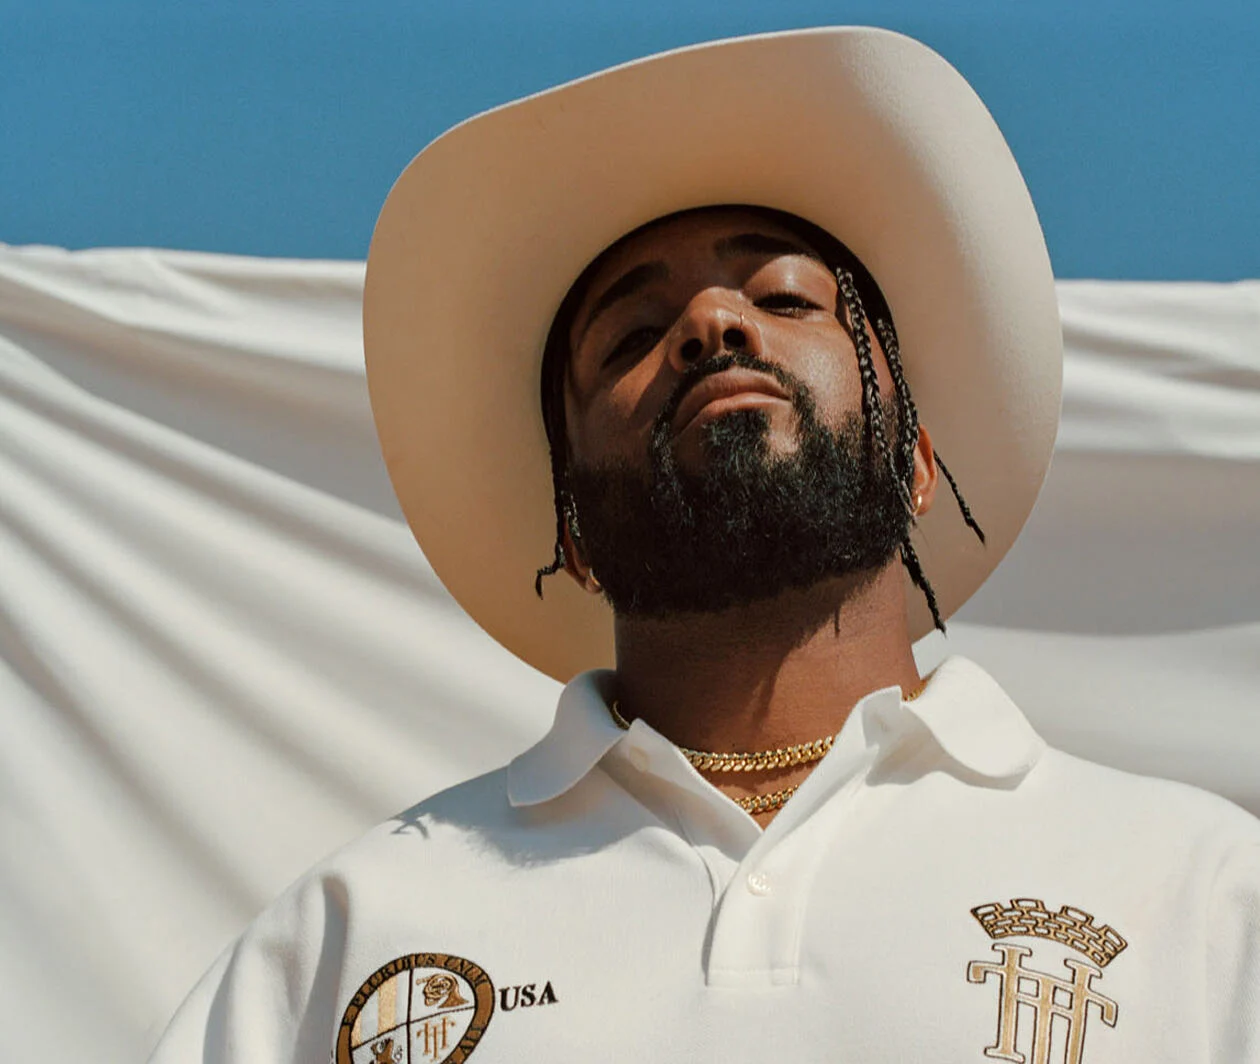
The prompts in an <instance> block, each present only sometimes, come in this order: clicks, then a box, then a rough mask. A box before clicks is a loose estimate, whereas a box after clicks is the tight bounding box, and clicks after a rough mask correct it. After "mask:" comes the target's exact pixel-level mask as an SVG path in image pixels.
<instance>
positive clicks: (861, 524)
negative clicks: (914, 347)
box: [569, 353, 910, 618]
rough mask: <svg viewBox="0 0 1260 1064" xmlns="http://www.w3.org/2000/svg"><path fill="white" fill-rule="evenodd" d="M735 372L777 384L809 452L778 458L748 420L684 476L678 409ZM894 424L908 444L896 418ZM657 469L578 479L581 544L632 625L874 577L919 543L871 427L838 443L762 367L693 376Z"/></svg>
mask: <svg viewBox="0 0 1260 1064" xmlns="http://www.w3.org/2000/svg"><path fill="white" fill-rule="evenodd" d="M732 366H740V367H744V368H747V369H752V370H759V371H761V372H763V373H767V374H770V375H771V376H773V377H774V378H775V379H776V380H777V381H778V382H779V384H780V385H781V386H782V387H783V388H784V389H785V390H786V391H787V393H788V395H789V397H790V399H791V402H792V408H793V410H794V412H795V414H796V423H797V424H796V435H797V438H798V441H797V447H796V448H795V450H793V451H792V452H791V453H789V454H786V455H775V454H772V453H771V449H770V443H769V428H770V425H769V419H768V418H767V416H766V414H765V412H764V411H762V410H737V411H732V412H731V413H728V414H726V415H724V416H722V417H719V418H716V419H714V420H712V421H710V422H708V423H707V424H705V425H704V426H702V428H701V432H702V434H703V435H702V445H703V447H702V449H703V452H704V455H705V459H706V462H705V467H704V468H703V469H702V470H701V471H699V472H695V473H693V472H689V471H687V470H684V469H681V468H679V466H678V463H677V460H676V456H675V452H674V443H673V432H672V421H673V417H674V414H675V412H676V411H677V409H678V404H679V403H680V402H681V401H682V398H683V396H684V395H685V394H686V393H687V392H688V391H689V390H690V389H691V388H692V387H693V386H694V385H695V384H696V383H697V382H698V381H699V380H701V379H702V378H703V377H707V376H710V375H712V374H714V373H720V372H722V371H724V370H726V369H729V368H731V367H732ZM883 412H884V423H885V426H886V427H887V431H888V435H889V438H890V439H896V438H897V435H896V422H897V416H896V408H895V407H894V406H892V405H891V404H884V406H883ZM647 457H648V462H647V468H646V469H644V468H640V467H633V466H631V465H630V464H629V463H627V462H622V463H617V464H610V465H600V466H582V465H579V464H574V465H573V466H572V467H571V468H570V470H569V491H570V494H571V496H572V499H573V503H574V508H575V509H576V512H577V519H578V520H577V522H576V524H577V525H578V527H577V529H576V530H575V538H576V539H577V540H578V543H579V546H580V549H581V551H582V553H583V555H584V557H585V558H586V560H587V562H588V563H589V564H590V566H591V568H592V570H594V572H595V574H596V576H597V577H598V579H599V582H600V584H601V585H602V586H603V589H604V594H605V596H606V597H607V598H608V600H609V602H610V603H611V604H612V606H613V609H614V610H615V611H616V612H617V613H618V614H620V615H623V616H634V617H644V618H664V617H670V616H674V615H677V614H685V613H716V612H719V611H721V610H726V609H730V608H733V607H739V606H746V605H750V604H752V603H756V602H760V601H764V600H767V599H772V598H775V597H776V596H778V595H780V594H782V593H783V592H785V591H789V590H793V589H804V588H808V587H811V586H813V585H814V584H817V583H818V582H820V581H822V580H826V579H829V578H835V577H850V576H854V575H859V574H861V575H869V576H872V577H873V576H874V575H875V574H876V573H877V572H878V571H879V570H880V569H882V568H883V567H884V566H885V565H886V564H887V563H888V561H889V560H890V559H891V558H892V557H893V554H894V552H895V551H896V550H897V548H898V546H899V545H900V544H901V542H902V540H904V539H905V537H906V535H907V533H908V531H909V522H910V517H909V515H908V514H907V512H906V509H905V506H904V504H903V503H902V499H901V495H900V492H899V490H898V485H897V479H896V473H895V471H894V470H893V469H891V468H890V467H889V465H888V463H887V462H885V461H882V460H879V459H878V458H877V457H876V452H875V448H874V447H873V445H872V443H871V441H870V439H869V434H868V433H867V432H866V425H865V420H864V419H863V418H862V417H861V415H859V414H857V413H850V414H849V415H848V417H847V418H846V419H845V421H844V423H843V425H842V426H841V427H840V429H839V430H838V431H832V430H831V429H829V428H828V427H827V426H825V425H823V424H822V423H821V422H820V421H819V418H818V413H817V407H816V404H815V402H814V400H813V397H812V396H811V394H810V392H809V389H808V387H807V386H806V385H805V384H804V382H802V381H800V380H799V379H797V378H796V377H794V376H793V375H791V374H789V373H787V372H786V371H785V370H783V369H782V368H781V367H779V366H775V365H773V364H771V363H768V362H763V361H761V360H760V359H758V358H755V357H753V356H751V355H747V354H743V353H734V354H727V355H720V356H717V357H715V358H711V359H708V360H706V361H703V362H700V363H698V364H697V365H695V366H693V367H692V368H691V370H689V371H688V372H687V373H686V374H685V375H684V377H683V379H682V380H681V381H680V382H679V384H678V387H677V388H676V389H675V390H674V393H673V395H672V396H671V397H670V400H669V401H668V402H667V403H666V404H665V407H664V408H663V409H662V410H661V412H660V414H659V416H658V417H657V419H656V422H655V423H654V425H653V429H652V434H651V438H650V442H649V446H648V456H647ZM860 585H861V581H858V582H857V584H856V586H860Z"/></svg>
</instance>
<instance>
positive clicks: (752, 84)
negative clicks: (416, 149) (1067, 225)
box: [363, 27, 1062, 680]
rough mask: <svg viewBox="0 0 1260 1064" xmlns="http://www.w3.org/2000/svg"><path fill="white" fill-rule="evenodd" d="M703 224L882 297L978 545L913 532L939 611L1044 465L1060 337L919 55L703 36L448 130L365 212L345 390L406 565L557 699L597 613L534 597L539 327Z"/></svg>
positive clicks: (968, 583)
mask: <svg viewBox="0 0 1260 1064" xmlns="http://www.w3.org/2000/svg"><path fill="white" fill-rule="evenodd" d="M718 204H749V205H756V206H764V207H771V208H776V209H779V210H784V211H788V212H791V213H793V214H796V215H799V216H800V217H802V218H805V219H806V220H808V221H810V222H813V223H814V224H816V225H819V226H821V227H822V228H823V229H826V230H827V231H828V232H830V233H832V234H834V235H835V236H836V237H838V238H839V239H841V240H842V241H844V242H845V244H847V245H848V246H849V247H850V248H851V249H852V250H853V251H854V252H855V253H856V254H857V256H858V257H859V258H860V259H861V260H862V262H863V263H864V264H865V265H866V267H867V268H868V269H869V270H870V272H871V274H872V275H873V276H874V277H875V279H876V280H877V281H878V283H879V285H880V287H881V288H882V290H883V292H884V295H885V296H886V297H887V300H888V304H889V307H890V308H891V312H892V316H893V320H894V321H895V323H896V327H897V332H898V336H899V338H900V345H901V352H902V361H903V364H904V368H905V374H906V378H907V380H908V382H909V384H910V388H911V390H912V392H913V394H914V396H915V400H916V403H917V405H918V409H919V413H920V417H921V419H922V421H923V423H924V424H925V425H927V426H928V428H929V429H930V430H931V432H932V438H933V441H934V443H935V444H936V447H937V449H938V450H939V451H940V452H941V454H942V455H944V456H945V458H946V460H947V461H948V462H949V464H950V468H951V471H952V472H953V473H954V474H955V476H956V477H957V479H958V481H959V482H960V484H962V486H963V487H964V490H965V491H966V493H967V498H968V501H969V503H970V505H971V508H972V511H973V513H974V514H975V515H976V517H977V519H978V520H979V522H980V524H981V525H982V526H983V527H984V530H985V533H986V537H987V542H986V543H985V544H983V545H982V544H980V543H979V542H977V541H976V540H975V539H974V537H973V536H972V534H971V532H970V531H969V530H968V529H967V528H966V527H965V526H964V524H963V522H962V520H961V519H960V518H959V515H958V513H957V512H956V511H953V508H952V507H951V506H949V505H937V506H936V507H934V508H933V509H932V511H931V512H930V513H929V514H927V515H925V516H924V517H923V519H922V520H921V521H920V522H919V525H918V527H917V530H916V531H915V533H914V536H915V538H914V544H915V549H916V550H917V551H918V554H919V557H920V559H921V561H922V563H923V567H924V570H925V572H926V573H927V575H928V577H929V578H930V579H931V581H932V583H933V585H934V586H935V588H936V593H937V598H938V602H939V606H940V610H941V614H942V616H946V617H947V616H949V615H950V614H952V613H953V612H954V611H955V610H957V609H958V608H959V607H960V606H961V605H962V604H963V603H964V602H965V601H966V600H967V599H968V598H969V597H970V596H971V594H972V593H973V592H974V591H975V590H976V589H977V588H978V587H979V586H980V585H981V583H983V582H984V580H985V578H986V577H987V576H988V575H989V573H990V572H991V571H992V570H993V569H994V567H995V566H996V565H997V564H998V562H999V561H1000V560H1001V559H1002V557H1003V555H1004V554H1005V553H1006V552H1007V550H1008V549H1009V548H1010V546H1011V544H1012V543H1013V542H1014V540H1015V537H1016V536H1017V535H1018V533H1019V531H1020V529H1021V528H1022V527H1023V524H1024V522H1025V520H1026V519H1027V517H1028V514H1029V512H1030V510H1031V509H1032V505H1033V503H1034V501H1035V500H1036V497H1037V493H1038V491H1039V490H1040V487H1041V483H1042V481H1043V479H1044V477H1045V474H1046V470H1047V468H1048V466H1049V462H1050V453H1051V449H1052V447H1053V444H1054V437H1055V431H1056V429H1057V426H1058V417H1059V403H1060V395H1061V388H1062V339H1061V333H1060V327H1059V316H1058V304H1057V301H1056V297H1055V289H1054V279H1053V275H1052V273H1051V269H1050V261H1049V256H1048V255H1047V252H1046V246H1045V241H1044V238H1043V236H1042V233H1041V228H1040V226H1039V224H1038V221H1037V216H1036V213H1035V211H1034V209H1033V205H1032V201H1031V199H1030V198H1029V195H1028V190H1027V188H1026V186H1025V184H1024V181H1023V178H1022V177H1021V176H1020V173H1019V169H1018V167H1017V166H1016V164H1015V160H1014V159H1013V158H1012V156H1011V153H1010V150H1009V149H1008V148H1007V145H1006V142H1005V141H1004V140H1003V138H1002V135H1001V133H1000V131H999V130H998V128H997V126H996V124H995V123H994V121H993V119H992V117H991V116H990V115H989V113H988V111H987V110H986V109H985V107H984V104H983V103H982V102H981V101H980V99H979V98H978V97H977V96H976V94H975V93H974V92H973V91H972V90H971V88H970V87H969V86H968V85H967V83H966V82H965V81H964V80H963V78H962V76H961V75H960V74H959V73H958V72H957V71H955V70H954V69H953V67H951V66H950V65H949V64H948V63H947V62H946V61H945V60H944V59H942V58H941V57H940V56H939V55H937V54H936V53H935V52H933V51H932V50H931V49H929V48H928V47H926V46H925V45H923V44H920V43H919V42H917V41H914V40H912V39H911V38H908V37H905V36H902V35H900V34H896V33H892V32H889V31H886V30H880V29H871V28H866V27H833V28H825V29H813V30H801V31H791V32H787V33H772V34H765V35H760V36H754V37H744V38H737V39H733V40H725V41H717V42H714V43H709V44H702V45H697V46H695V47H690V48H683V49H679V50H677V51H672V52H666V53H664V54H661V55H655V56H651V57H648V58H646V59H642V60H638V61H636V62H633V63H628V64H625V65H623V66H619V67H614V68H612V69H611V70H606V71H603V72H601V73H598V74H593V75H591V76H589V77H586V78H582V79H580V80H578V81H574V82H570V83H569V84H566V85H562V86H560V87H559V88H555V89H550V90H548V91H546V92H542V93H539V94H537V95H535V96H530V97H527V98H525V99H523V100H519V101H516V102H514V103H510V104H507V105H505V106H502V107H498V108H496V109H494V110H492V111H488V112H486V113H484V114H481V115H478V116H476V117H474V118H471V119H469V120H468V121H466V122H464V123H462V124H460V125H458V126H456V127H455V128H454V129H451V130H450V131H448V132H447V133H445V134H443V135H442V136H441V137H439V138H438V139H437V140H435V141H434V142H433V143H431V144H430V145H429V146H428V147H426V148H425V149H424V150H423V151H422V152H421V153H420V154H419V155H418V156H416V158H415V159H414V160H413V161H412V162H411V164H410V165H409V166H408V167H407V169H406V170H405V171H404V172H403V174H402V176H401V177H400V178H399V179H398V181H397V182H396V183H395V185H394V187H393V189H392V190H391V192H390V194H389V197H388V199H387V200H386V202H385V206H384V208H383V209H382V211H381V215H380V218H379V220H378V222H377V225H376V230H375V233H374V235H373V238H372V245H371V251H370V253H369V255H368V264H367V279H366V287H365V292H364V319H363V320H364V346H365V351H366V358H367V378H368V388H369V394H370V397H371V403H372V410H373V415H374V417H375V419H376V426H377V431H378V433H379V436H380V441H381V449H382V452H383V454H384V458H385V463H386V466H387V468H388V470H389V475H390V477H391V479H392V481H393V485H394V490H395V491H396V493H397V495H398V499H399V502H400V503H401V505H402V510H403V513H404V514H405V515H406V517H407V520H408V522H409V523H410V526H411V529H412V531H413V533H414V535H415V537H416V539H417V541H418V542H419V544H420V546H421V548H422V549H423V551H424V553H425V556H426V557H427V558H428V560H429V562H430V564H431V565H432V566H433V569H434V571H435V572H436V573H437V575H438V577H439V578H440V579H441V580H442V582H443V583H444V584H445V585H446V587H447V588H448V589H449V591H450V592H451V594H452V595H454V597H455V598H456V599H457V600H458V601H459V603H460V604H461V605H462V606H463V607H464V609H465V610H467V611H468V613H469V614H470V615H471V616H472V617H473V618H474V619H475V620H476V621H477V622H478V623H479V624H481V626H482V627H483V628H485V630H486V631H487V632H489V633H490V635H492V636H493V637H494V638H495V639H497V640H498V641H499V642H500V643H502V644H503V645H504V646H505V647H507V648H508V649H509V650H511V651H512V652H513V653H515V654H517V655H518V656H519V657H521V658H522V659H524V660H525V661H526V662H528V663H529V664H531V665H533V666H535V667H536V668H538V669H541V670H542V671H543V672H546V673H549V674H550V675H552V676H554V677H556V678H557V679H560V680H568V679H569V678H570V677H571V676H573V675H574V674H575V673H577V672H579V671H581V670H583V669H588V668H594V667H599V666H607V665H610V664H611V663H612V660H613V642H612V627H613V625H612V621H613V617H612V612H611V609H610V607H609V606H608V605H607V604H606V603H605V602H604V601H603V600H601V599H599V598H596V597H595V596H592V595H589V594H587V593H586V592H584V591H582V590H581V589H580V588H578V587H577V585H576V584H575V583H573V582H572V581H569V580H567V579H557V580H553V581H552V582H551V583H549V584H548V585H547V586H546V594H545V598H543V599H541V600H540V599H539V598H538V597H537V596H536V595H535V593H534V573H535V570H536V569H537V568H538V567H539V566H540V565H543V564H545V563H546V562H548V561H549V560H550V558H551V556H552V549H553V544H554V541H555V534H556V519H555V511H554V509H553V498H552V482H551V474H550V462H549V452H548V447H547V438H546V434H545V431H544V428H543V422H542V415H541V412H540V402H539V395H540V383H539V370H540V365H541V360H542V352H543V344H544V341H545V339H546V336H547V332H548V328H549V326H550V324H551V321H552V318H553V316H554V315H555V312H556V309H557V308H558V307H559V305H560V303H561V301H562V299H563V297H564V295H565V293H566V291H567V290H568V288H569V286H570V285H571V284H572V283H573V281H574V280H575V279H576V278H577V276H578V274H579V273H581V271H582V269H583V268H584V267H585V266H586V265H587V264H588V263H589V262H590V261H591V260H592V259H594V258H595V257H596V256H597V255H598V254H599V253H600V252H601V251H602V250H603V249H605V248H606V247H608V246H609V245H610V244H612V243H613V242H614V241H616V240H617V239H618V238H619V237H621V236H622V235H623V234H625V233H627V232H629V231H631V230H633V229H635V228H637V227H639V226H641V225H643V224H644V223H646V222H648V221H651V220H652V219H654V218H658V217H661V216H664V215H668V214H671V213H674V212H677V211H680V210H685V209H688V208H693V207H702V206H710V205H718ZM907 589H908V590H909V589H910V585H909V583H908V582H907ZM908 608H909V611H910V624H911V635H912V637H913V638H916V639H917V638H919V637H920V636H922V635H924V634H926V633H927V632H928V631H929V630H930V629H931V627H932V622H931V619H930V617H929V615H928V611H927V609H926V607H925V606H924V605H923V603H922V600H921V598H920V597H919V596H918V594H917V593H915V594H913V595H912V596H911V597H910V598H909V601H908Z"/></svg>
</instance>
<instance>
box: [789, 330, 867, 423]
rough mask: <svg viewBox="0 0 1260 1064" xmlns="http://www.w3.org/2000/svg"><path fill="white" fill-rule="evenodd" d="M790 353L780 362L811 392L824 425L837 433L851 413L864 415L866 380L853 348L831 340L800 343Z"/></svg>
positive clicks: (829, 338) (793, 346)
mask: <svg viewBox="0 0 1260 1064" xmlns="http://www.w3.org/2000/svg"><path fill="white" fill-rule="evenodd" d="M846 340H847V337H846ZM789 350H790V354H789V355H788V356H787V357H785V358H783V359H781V360H778V361H780V364H781V365H782V366H783V368H784V369H786V370H788V371H789V372H790V373H792V374H793V375H795V376H796V377H797V378H799V379H800V380H801V381H802V382H803V383H804V384H805V385H806V387H808V388H809V391H810V394H811V395H812V396H813V399H814V402H815V404H816V405H817V408H818V417H819V420H820V421H822V423H823V424H824V425H827V426H828V427H829V428H833V429H836V428H839V427H840V426H841V425H842V424H843V423H844V421H845V419H846V417H847V416H848V415H849V414H850V413H854V412H857V413H861V410H862V378H861V374H860V373H859V371H858V364H857V356H856V355H855V354H854V352H853V348H852V346H851V345H849V344H847V343H845V344H843V345H841V344H837V343H836V342H835V340H834V338H831V337H828V338H826V339H825V340H820V341H816V342H813V343H808V342H805V343H802V342H799V341H798V342H797V343H796V344H794V345H792V347H791V348H790V349H789Z"/></svg>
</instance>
